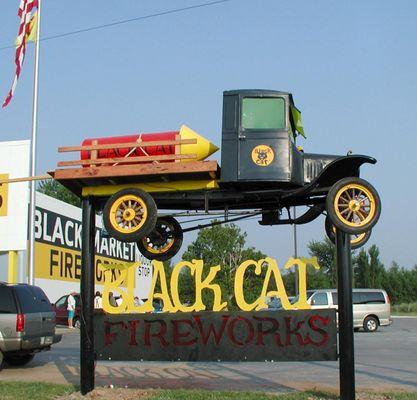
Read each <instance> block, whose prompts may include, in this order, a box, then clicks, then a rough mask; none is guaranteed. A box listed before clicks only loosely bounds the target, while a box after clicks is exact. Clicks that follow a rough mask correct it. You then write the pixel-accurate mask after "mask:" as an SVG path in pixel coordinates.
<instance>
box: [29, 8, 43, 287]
mask: <svg viewBox="0 0 417 400" xmlns="http://www.w3.org/2000/svg"><path fill="white" fill-rule="evenodd" d="M41 2H42V1H41V0H38V9H37V13H38V24H37V32H36V41H35V73H34V82H33V108H32V138H31V153H30V160H31V161H30V176H31V177H34V176H35V175H36V135H37V122H38V82H39V39H40V32H41ZM35 197H36V181H35V180H31V181H30V208H29V249H28V252H29V254H28V259H29V264H28V282H29V284H30V285H33V284H34V283H35V209H36V204H35Z"/></svg>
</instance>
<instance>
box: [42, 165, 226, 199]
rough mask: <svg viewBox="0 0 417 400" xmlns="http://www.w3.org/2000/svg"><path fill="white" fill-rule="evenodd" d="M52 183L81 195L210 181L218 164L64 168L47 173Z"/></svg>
mask: <svg viewBox="0 0 417 400" xmlns="http://www.w3.org/2000/svg"><path fill="white" fill-rule="evenodd" d="M48 173H49V174H50V175H51V176H52V177H53V178H54V179H55V180H57V181H58V182H60V183H61V184H62V185H63V186H65V187H66V188H67V189H69V190H70V191H71V192H73V193H75V194H76V195H77V196H81V195H82V191H83V188H86V187H97V186H108V185H113V186H118V185H126V184H137V183H148V182H155V183H157V182H173V181H184V180H187V181H196V180H213V179H217V178H219V176H220V167H219V165H218V164H217V161H212V160H209V161H189V162H178V161H177V162H160V163H147V164H143V163H141V164H127V165H124V164H122V165H120V164H118V165H107V166H90V167H81V168H63V169H56V170H55V171H51V172H48Z"/></svg>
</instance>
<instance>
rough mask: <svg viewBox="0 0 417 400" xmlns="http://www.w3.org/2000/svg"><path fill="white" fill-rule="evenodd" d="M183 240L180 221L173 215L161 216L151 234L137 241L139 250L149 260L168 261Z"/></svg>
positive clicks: (176, 251)
mask: <svg viewBox="0 0 417 400" xmlns="http://www.w3.org/2000/svg"><path fill="white" fill-rule="evenodd" d="M182 240H183V233H182V228H181V225H180V224H179V222H178V221H177V220H176V219H175V218H174V217H171V216H165V217H159V218H158V219H157V220H156V224H155V228H154V229H153V230H152V232H150V233H149V235H146V236H145V237H144V238H143V239H142V240H139V241H138V242H137V246H138V249H139V251H140V252H141V253H142V254H143V255H144V256H145V257H146V258H148V259H149V260H158V261H166V260H169V259H170V258H172V257H174V256H175V255H176V254H177V253H178V251H179V250H180V248H181V245H182Z"/></svg>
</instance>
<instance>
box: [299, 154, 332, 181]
mask: <svg viewBox="0 0 417 400" xmlns="http://www.w3.org/2000/svg"><path fill="white" fill-rule="evenodd" d="M327 164H328V162H326V161H323V160H308V159H307V160H304V181H305V182H306V183H307V182H311V181H312V180H313V179H314V178H315V177H316V176H317V175H318V174H319V173H320V172H321V171H323V169H324V167H325V166H326V165H327Z"/></svg>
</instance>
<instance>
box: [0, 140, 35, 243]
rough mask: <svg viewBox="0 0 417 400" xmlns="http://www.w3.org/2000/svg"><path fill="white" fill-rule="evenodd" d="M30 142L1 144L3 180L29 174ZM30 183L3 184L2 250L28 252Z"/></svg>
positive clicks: (0, 176) (0, 189)
mask: <svg viewBox="0 0 417 400" xmlns="http://www.w3.org/2000/svg"><path fill="white" fill-rule="evenodd" d="M29 162H30V140H18V141H12V142H0V180H3V179H13V178H24V177H27V176H28V175H29ZM28 201H29V183H28V182H18V183H3V184H1V185H0V251H9V250H25V249H26V247H27V240H28V234H27V229H28Z"/></svg>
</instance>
